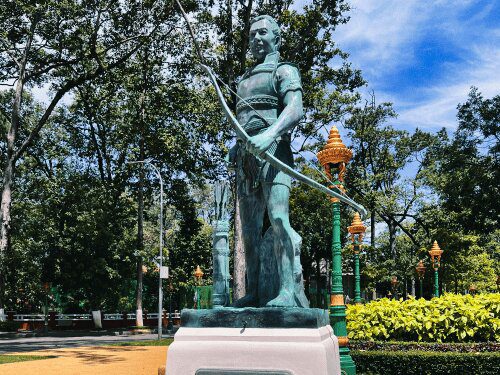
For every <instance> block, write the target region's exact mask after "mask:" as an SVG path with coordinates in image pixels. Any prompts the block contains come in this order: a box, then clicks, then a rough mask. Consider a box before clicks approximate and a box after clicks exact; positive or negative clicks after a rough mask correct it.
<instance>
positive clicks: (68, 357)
mask: <svg viewBox="0 0 500 375" xmlns="http://www.w3.org/2000/svg"><path fill="white" fill-rule="evenodd" d="M167 349H168V347H166V346H93V347H79V348H66V349H56V350H39V351H36V352H30V353H26V352H23V353H19V354H23V355H55V356H57V358H50V359H42V360H37V361H27V362H16V363H7V364H3V365H0V374H2V375H24V374H26V375H32V374H43V375H100V374H103V375H157V374H158V367H160V366H165V362H166V359H167ZM9 354H15V353H9Z"/></svg>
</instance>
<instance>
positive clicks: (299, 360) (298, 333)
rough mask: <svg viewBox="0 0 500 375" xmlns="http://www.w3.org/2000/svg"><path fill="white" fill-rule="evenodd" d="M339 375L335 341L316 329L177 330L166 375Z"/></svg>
mask: <svg viewBox="0 0 500 375" xmlns="http://www.w3.org/2000/svg"><path fill="white" fill-rule="evenodd" d="M215 374H217V375H339V374H340V356H339V346H338V340H337V338H336V337H335V336H334V334H333V330H332V328H331V327H330V326H329V325H325V326H322V327H317V328H223V327H216V328H205V327H193V328H189V327H181V328H180V329H179V330H178V331H177V333H176V334H175V339H174V342H173V343H172V344H171V345H170V347H169V350H168V360H167V370H166V375H215Z"/></svg>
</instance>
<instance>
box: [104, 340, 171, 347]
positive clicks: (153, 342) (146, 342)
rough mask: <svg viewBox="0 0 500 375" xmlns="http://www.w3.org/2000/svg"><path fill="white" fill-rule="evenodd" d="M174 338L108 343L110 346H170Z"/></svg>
mask: <svg viewBox="0 0 500 375" xmlns="http://www.w3.org/2000/svg"><path fill="white" fill-rule="evenodd" d="M173 341H174V339H161V340H134V341H124V342H117V343H112V344H108V345H109V346H169V345H170V344H171V343H172V342H173Z"/></svg>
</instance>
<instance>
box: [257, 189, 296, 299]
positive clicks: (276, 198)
mask: <svg viewBox="0 0 500 375" xmlns="http://www.w3.org/2000/svg"><path fill="white" fill-rule="evenodd" d="M264 196H265V198H266V201H267V209H268V211H267V212H268V215H269V220H270V222H271V226H272V228H273V234H274V254H275V256H276V263H277V265H278V274H279V280H280V289H279V294H278V296H277V297H276V298H274V299H273V300H271V301H269V302H268V303H267V306H276V307H278V306H279V307H294V306H297V303H296V302H295V298H294V287H295V284H294V278H293V271H294V269H293V265H294V263H293V262H294V246H293V235H294V231H293V229H292V227H291V226H290V219H289V206H288V200H289V196H290V188H289V187H288V186H286V185H283V184H265V185H264Z"/></svg>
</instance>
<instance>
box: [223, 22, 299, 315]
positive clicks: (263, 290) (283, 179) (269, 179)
mask: <svg viewBox="0 0 500 375" xmlns="http://www.w3.org/2000/svg"><path fill="white" fill-rule="evenodd" d="M280 44H281V36H280V29H279V26H278V24H277V23H276V21H275V20H274V19H272V18H271V17H269V16H260V17H256V18H255V19H254V20H253V21H252V24H251V27H250V49H251V52H252V54H253V56H254V58H255V60H256V62H257V64H256V65H255V66H254V67H252V68H250V69H248V70H247V72H246V73H245V74H244V75H243V77H241V79H240V81H239V83H238V89H237V98H238V102H237V105H236V115H237V121H238V123H239V124H241V126H242V127H243V129H245V131H246V133H247V134H248V136H249V139H247V140H245V142H243V141H242V140H240V141H239V142H238V143H237V144H236V146H235V147H233V148H232V149H231V151H230V154H229V162H230V164H231V165H232V167H234V168H235V169H236V184H237V189H236V190H237V194H238V202H239V209H240V216H241V225H242V228H243V242H244V249H245V260H246V267H247V269H246V276H247V290H246V295H245V297H243V298H242V299H240V300H238V301H236V302H235V306H237V307H248V306H253V307H259V306H273V307H297V306H298V307H308V306H309V302H308V301H307V298H306V296H305V293H304V288H303V282H302V266H301V264H300V245H301V237H300V236H299V235H298V234H297V232H295V231H294V230H293V228H292V227H291V225H290V220H289V216H288V211H289V196H290V186H291V177H290V176H289V175H288V174H286V173H284V172H282V171H280V170H277V169H276V168H274V167H273V166H272V165H271V164H269V163H268V162H266V161H264V160H263V159H262V158H261V157H259V156H258V155H261V154H262V153H264V152H266V151H267V152H268V153H270V154H271V155H273V156H274V157H276V158H277V159H279V160H280V161H281V162H282V163H284V164H286V165H289V166H291V165H293V155H292V151H291V147H290V132H291V131H292V130H293V128H294V127H295V126H297V124H298V123H299V121H300V119H301V118H302V116H303V108H302V86H301V80H300V74H299V71H298V70H297V68H296V67H295V66H294V65H292V64H290V63H286V62H281V61H280V56H279V52H278V49H279V46H280ZM266 212H267V215H268V217H269V221H270V224H271V227H270V228H269V229H268V230H267V231H266V232H265V233H264V234H263V223H264V215H265V213H266Z"/></svg>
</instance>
